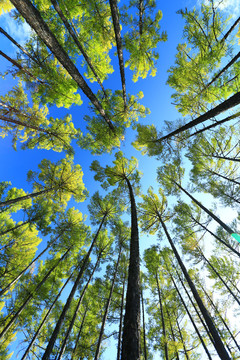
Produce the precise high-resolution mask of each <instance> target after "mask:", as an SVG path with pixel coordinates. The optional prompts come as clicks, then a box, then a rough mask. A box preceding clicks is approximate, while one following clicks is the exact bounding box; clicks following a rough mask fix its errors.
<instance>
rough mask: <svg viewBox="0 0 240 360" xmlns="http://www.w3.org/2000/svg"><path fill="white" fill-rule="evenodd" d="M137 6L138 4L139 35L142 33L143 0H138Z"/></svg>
mask: <svg viewBox="0 0 240 360" xmlns="http://www.w3.org/2000/svg"><path fill="white" fill-rule="evenodd" d="M138 6H139V34H140V37H141V36H142V33H143V0H139V1H138Z"/></svg>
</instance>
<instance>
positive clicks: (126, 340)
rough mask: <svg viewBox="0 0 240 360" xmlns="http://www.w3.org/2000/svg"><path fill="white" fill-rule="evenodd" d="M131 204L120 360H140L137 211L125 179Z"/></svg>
mask: <svg viewBox="0 0 240 360" xmlns="http://www.w3.org/2000/svg"><path fill="white" fill-rule="evenodd" d="M125 181H126V183H127V186H128V190H129V196H130V202H131V240H130V260H129V269H128V285H127V296H126V307H125V316H124V326H123V336H122V355H121V360H139V359H140V256H139V236H138V221H137V210H136V203H135V199H134V194H133V189H132V186H131V184H130V181H129V180H128V178H125Z"/></svg>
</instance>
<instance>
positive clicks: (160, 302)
mask: <svg viewBox="0 0 240 360" xmlns="http://www.w3.org/2000/svg"><path fill="white" fill-rule="evenodd" d="M155 279H156V283H157V290H158V300H159V305H160V313H161V321H162V331H163V339H164V354H165V360H169V356H168V343H167V336H166V327H165V320H164V314H163V304H162V296H161V289H160V286H159V281H158V275H157V273H156V274H155Z"/></svg>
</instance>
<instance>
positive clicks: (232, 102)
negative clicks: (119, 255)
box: [155, 92, 240, 142]
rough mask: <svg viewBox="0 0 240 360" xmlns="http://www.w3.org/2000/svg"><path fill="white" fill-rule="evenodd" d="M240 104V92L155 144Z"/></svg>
mask: <svg viewBox="0 0 240 360" xmlns="http://www.w3.org/2000/svg"><path fill="white" fill-rule="evenodd" d="M239 104H240V92H237V93H236V94H234V95H233V96H231V97H230V98H228V99H227V100H225V101H223V102H222V103H221V104H219V105H217V106H216V107H215V108H213V109H211V110H209V111H207V112H206V113H205V114H203V115H200V116H198V117H197V118H196V119H194V120H192V121H190V122H189V123H187V124H185V125H183V126H181V127H180V128H178V129H177V130H174V131H172V132H171V133H169V134H167V135H165V136H162V137H161V138H160V139H157V140H155V142H161V141H163V140H166V139H169V138H171V137H172V136H174V135H177V134H179V133H181V132H183V131H185V130H188V129H191V128H192V127H194V126H196V125H198V124H201V123H203V122H204V121H206V120H209V119H211V118H213V117H215V116H217V115H219V114H221V113H222V112H224V111H227V110H230V109H231V108H232V107H234V106H237V105H239Z"/></svg>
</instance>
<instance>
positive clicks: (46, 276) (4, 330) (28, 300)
mask: <svg viewBox="0 0 240 360" xmlns="http://www.w3.org/2000/svg"><path fill="white" fill-rule="evenodd" d="M70 250H71V248H69V249H68V250H67V251H66V252H65V253H64V255H63V256H62V257H61V258H60V259H59V260H58V261H57V262H56V264H55V265H54V266H53V267H52V268H51V269H50V270H49V271H48V272H47V274H46V275H45V276H44V278H43V279H42V280H41V281H40V283H39V284H38V285H37V286H36V287H35V289H34V293H36V292H37V291H38V290H39V289H40V287H41V286H42V285H43V284H44V283H45V281H46V280H47V279H48V277H49V275H50V274H51V273H52V272H53V271H54V270H55V269H56V267H57V266H58V265H59V264H60V263H61V262H62V261H63V260H64V259H65V257H66V256H67V254H68V253H69V251H70ZM33 297H34V294H32V293H30V294H29V295H28V297H27V298H26V300H25V301H24V303H23V304H22V305H21V306H20V308H19V309H18V310H17V312H16V313H15V314H14V315H13V317H12V318H11V320H10V321H9V322H8V323H7V325H6V326H5V327H4V329H3V330H2V332H1V333H0V339H1V338H2V337H3V336H4V335H5V334H6V333H7V331H8V330H9V329H10V328H11V326H12V325H13V324H14V322H15V321H16V320H17V318H18V316H19V315H20V314H21V313H22V311H23V310H24V309H25V308H26V306H27V304H28V303H29V302H30V300H32V299H33Z"/></svg>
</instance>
